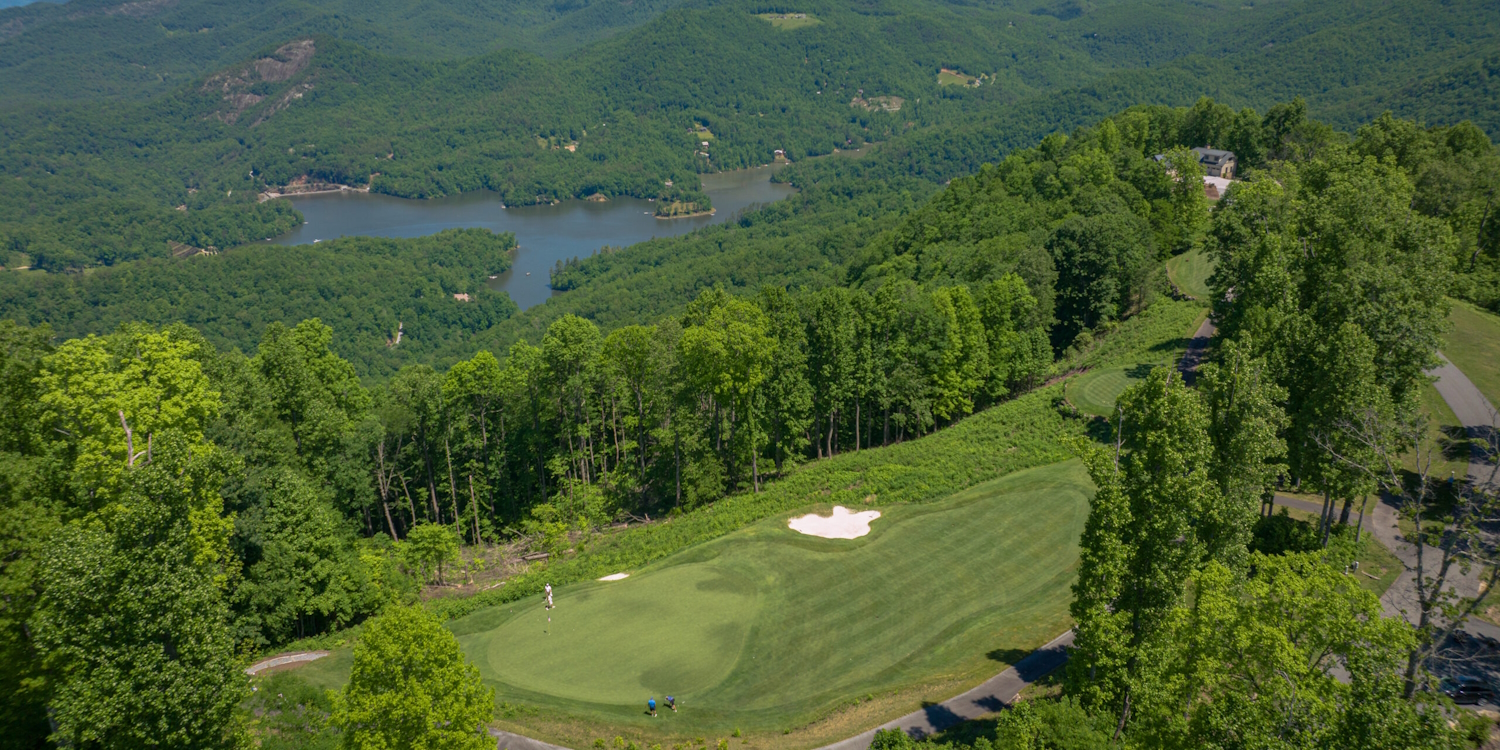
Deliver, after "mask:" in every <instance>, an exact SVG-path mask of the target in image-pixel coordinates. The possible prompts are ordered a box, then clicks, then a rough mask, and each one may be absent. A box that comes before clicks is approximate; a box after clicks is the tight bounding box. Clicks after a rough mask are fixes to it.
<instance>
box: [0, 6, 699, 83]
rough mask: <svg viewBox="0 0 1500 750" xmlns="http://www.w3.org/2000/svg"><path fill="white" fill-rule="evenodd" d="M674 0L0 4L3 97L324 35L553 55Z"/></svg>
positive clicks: (381, 44)
mask: <svg viewBox="0 0 1500 750" xmlns="http://www.w3.org/2000/svg"><path fill="white" fill-rule="evenodd" d="M678 4H680V0H634V1H633V2H629V3H620V2H613V1H612V0H562V1H561V2H551V1H548V0H510V1H508V2H504V3H491V2H482V1H480V0H437V1H436V2H424V3H421V4H420V5H419V6H414V5H412V4H411V3H407V2H398V1H394V0H359V1H355V0H275V1H273V2H257V3H243V2H225V0H179V1H177V2H163V0H155V1H153V0H144V1H138V2H122V0H72V1H71V2H68V3H66V4H53V3H47V2H41V3H35V4H33V5H28V6H25V7H20V8H10V9H6V10H0V101H3V102H5V104H4V105H0V106H4V107H13V106H16V105H17V104H19V103H21V102H23V101H28V100H32V101H38V100H42V101H56V100H58V99H91V98H123V99H140V98H143V97H150V96H155V95H158V94H162V93H165V92H168V91H171V90H172V89H175V88H177V87H180V86H182V85H184V84H187V83H189V82H191V81H193V80H195V79H198V78H200V77H202V76H203V75H204V74H206V73H208V72H210V71H213V70H217V69H219V68H222V67H225V66H228V65H232V64H234V63H236V62H239V61H241V60H244V59H245V58H247V57H249V56H251V55H254V54H255V53H256V52H257V51H258V50H260V49H261V48H264V47H267V46H277V45H280V44H282V43H284V42H286V41H287V40H289V39H291V38H293V37H297V36H302V35H310V34H326V35H330V36H335V37H338V38H340V39H344V40H347V41H349V42H353V43H356V44H360V45H362V46H365V47H368V48H369V49H372V50H376V51H379V52H382V53H385V54H390V55H399V56H406V57H415V58H423V59H436V58H454V57H463V56H470V55H477V54H482V53H485V52H490V51H493V50H497V49H503V48H514V49H524V50H527V51H529V52H532V53H534V54H538V55H547V56H554V57H555V56H558V55H562V54H565V53H567V52H569V51H571V50H574V49H576V48H578V47H580V46H583V45H585V44H588V43H590V42H592V41H595V40H598V39H600V38H603V37H606V36H608V35H610V34H613V33H617V32H619V31H620V30H623V29H627V28H630V27H632V26H636V25H639V24H641V23H644V22H646V21H648V20H650V19H651V18H653V17H655V16H656V15H658V14H660V13H661V12H662V11H663V10H665V9H668V8H671V7H674V6H676V5H678Z"/></svg>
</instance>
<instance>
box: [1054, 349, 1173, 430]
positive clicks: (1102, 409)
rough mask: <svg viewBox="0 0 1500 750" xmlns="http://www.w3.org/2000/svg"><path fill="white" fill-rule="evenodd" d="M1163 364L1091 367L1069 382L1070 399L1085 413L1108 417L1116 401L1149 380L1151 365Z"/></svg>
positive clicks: (1161, 364)
mask: <svg viewBox="0 0 1500 750" xmlns="http://www.w3.org/2000/svg"><path fill="white" fill-rule="evenodd" d="M1160 366H1165V364H1164V363H1150V362H1144V363H1139V364H1129V365H1114V366H1111V367H1101V368H1099V369H1097V370H1090V371H1088V372H1086V373H1084V374H1082V375H1079V376H1078V377H1076V378H1074V379H1072V380H1071V381H1069V382H1068V401H1069V402H1071V403H1072V404H1073V405H1074V406H1076V407H1078V410H1079V411H1081V412H1083V413H1085V414H1093V415H1096V416H1100V417H1108V416H1110V415H1112V414H1114V412H1115V400H1116V399H1118V398H1119V397H1120V394H1121V393H1124V392H1125V389H1126V388H1129V387H1130V386H1132V385H1135V384H1136V383H1139V382H1141V381H1142V380H1145V379H1146V376H1147V375H1148V374H1150V373H1151V370H1152V368H1154V367H1160Z"/></svg>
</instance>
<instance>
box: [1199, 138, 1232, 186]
mask: <svg viewBox="0 0 1500 750" xmlns="http://www.w3.org/2000/svg"><path fill="white" fill-rule="evenodd" d="M1193 153H1195V154H1197V155H1198V163H1199V164H1202V165H1203V172H1204V173H1205V174H1207V175H1208V176H1209V177H1223V178H1224V179H1226V180H1232V179H1234V168H1235V166H1236V161H1235V158H1234V152H1233V151H1222V150H1219V149H1216V148H1208V147H1207V146H1199V147H1198V148H1195V149H1193Z"/></svg>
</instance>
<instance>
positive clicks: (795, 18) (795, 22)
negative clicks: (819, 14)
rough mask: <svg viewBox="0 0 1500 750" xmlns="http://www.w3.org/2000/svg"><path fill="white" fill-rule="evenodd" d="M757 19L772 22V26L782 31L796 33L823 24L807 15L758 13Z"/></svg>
mask: <svg viewBox="0 0 1500 750" xmlns="http://www.w3.org/2000/svg"><path fill="white" fill-rule="evenodd" d="M756 17H757V18H760V19H762V20H766V21H770V22H771V25H772V26H774V27H776V28H778V29H781V30H782V31H795V30H796V29H804V28H807V27H808V26H817V25H818V24H820V23H823V22H822V21H820V20H818V19H817V18H814V17H812V16H810V15H808V14H806V13H757V14H756Z"/></svg>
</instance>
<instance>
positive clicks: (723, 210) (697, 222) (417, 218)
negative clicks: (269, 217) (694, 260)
mask: <svg viewBox="0 0 1500 750" xmlns="http://www.w3.org/2000/svg"><path fill="white" fill-rule="evenodd" d="M776 169H777V167H774V166H772V167H758V168H755V169H741V170H737V171H734V172H724V173H721V174H711V175H703V187H704V190H705V191H706V192H707V193H708V195H709V198H710V199H711V200H713V203H714V208H715V209H717V210H716V212H715V213H714V214H713V215H712V216H699V217H695V218H691V219H670V220H664V219H658V218H656V217H655V216H654V213H655V211H656V204H655V203H653V202H650V201H644V200H639V199H636V198H615V199H612V200H610V201H609V202H607V203H591V202H589V201H581V200H573V201H564V202H563V203H560V204H558V205H556V206H520V207H516V208H506V207H505V206H504V205H503V204H502V203H501V201H500V196H499V195H497V194H495V193H489V192H479V193H465V194H463V195H455V196H450V197H446V198H437V199H434V200H407V199H404V198H393V197H391V196H389V195H375V194H369V193H329V194H326V195H309V196H306V197H303V198H291V199H290V200H291V201H292V205H294V206H296V207H297V210H298V211H301V212H302V216H303V217H304V218H305V219H306V220H307V223H306V224H304V225H302V226H300V227H298V228H296V229H294V230H292V231H291V232H288V233H287V234H284V235H282V236H280V237H277V238H275V239H273V240H271V241H272V242H274V243H276V244H281V245H302V244H307V243H310V242H312V241H314V240H331V239H334V238H336V237H343V236H346V235H364V236H373V237H421V236H424V235H429V234H433V233H435V232H438V231H440V230H443V229H448V228H451V227H484V228H486V229H490V230H493V231H496V232H515V234H516V241H517V242H518V243H520V247H519V248H518V249H517V251H516V256H515V262H514V263H513V264H512V265H511V269H510V270H509V271H506V272H505V273H503V274H501V275H500V276H499V277H497V278H496V279H495V280H494V281H492V282H490V286H491V288H493V289H496V290H502V291H505V292H509V293H510V297H511V299H513V300H515V302H516V304H517V305H519V306H520V308H521V309H522V310H525V309H526V308H528V307H531V306H533V305H539V304H541V303H542V302H544V301H546V300H547V298H548V297H550V296H552V295H553V294H556V292H553V291H552V289H551V288H550V287H548V286H547V282H548V274H549V273H550V272H551V271H552V266H553V265H554V264H555V263H557V261H559V260H567V259H569V258H573V257H579V258H586V257H588V256H589V255H592V254H593V253H594V251H596V250H598V249H599V248H601V247H603V246H605V245H613V246H615V247H625V246H626V245H633V244H635V243H637V242H643V241H645V240H649V239H651V238H653V237H670V236H674V235H679V234H686V233H688V232H691V231H693V230H694V229H697V228H699V227H702V226H707V225H709V224H717V223H720V222H724V221H728V220H729V219H730V218H731V217H733V216H734V215H735V214H736V213H738V212H739V211H740V210H741V209H743V208H745V207H746V206H749V205H751V204H754V203H771V202H773V201H777V200H780V199H782V198H784V197H786V196H787V195H789V194H791V193H792V192H793V190H794V189H793V188H792V187H791V186H790V185H785V184H778V183H772V182H771V174H772V172H774V171H775V170H776ZM528 274H529V275H528Z"/></svg>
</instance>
